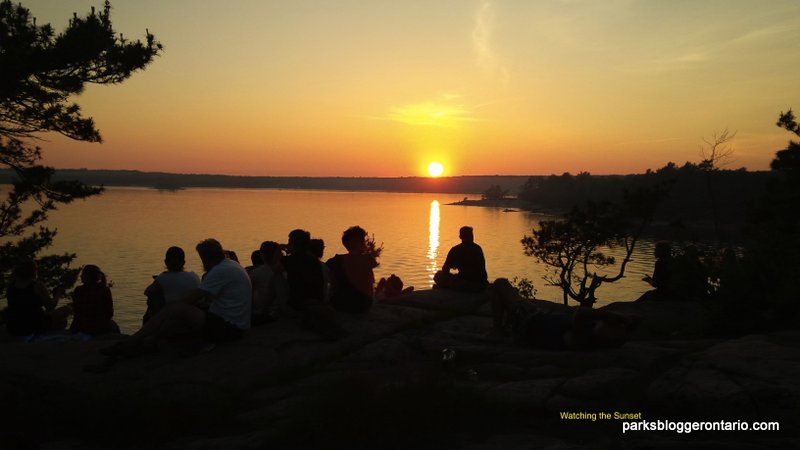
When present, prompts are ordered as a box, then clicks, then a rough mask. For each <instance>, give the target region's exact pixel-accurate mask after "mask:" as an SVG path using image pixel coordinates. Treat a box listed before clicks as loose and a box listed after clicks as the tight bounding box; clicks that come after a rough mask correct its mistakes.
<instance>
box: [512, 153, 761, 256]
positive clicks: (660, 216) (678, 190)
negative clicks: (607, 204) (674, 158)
mask: <svg viewBox="0 0 800 450" xmlns="http://www.w3.org/2000/svg"><path fill="white" fill-rule="evenodd" d="M711 169H713V170H709V167H707V166H706V165H705V164H703V163H700V164H693V163H688V162H687V163H686V164H684V165H683V166H678V165H676V164H674V163H668V164H667V165H665V166H664V167H662V168H660V169H657V170H648V171H647V172H645V173H644V174H636V175H603V176H596V175H591V174H589V173H587V172H582V173H580V174H578V175H571V174H569V173H564V174H562V175H550V176H548V177H531V178H529V179H528V181H527V182H526V183H525V184H524V185H523V187H522V189H521V191H520V194H519V197H520V198H521V199H523V200H525V201H527V202H528V203H530V204H531V205H532V206H533V207H535V208H536V209H546V210H547V209H549V210H557V211H568V210H570V209H571V208H573V207H575V206H580V205H583V204H584V203H585V202H587V201H594V202H602V201H611V202H615V203H619V202H621V201H622V200H623V197H624V192H625V191H626V190H627V191H629V192H631V191H634V190H636V189H638V188H646V187H647V186H652V185H655V184H658V183H663V182H669V181H670V180H674V185H673V186H672V188H671V194H670V196H669V197H668V198H665V199H664V200H663V202H662V203H661V204H660V205H659V209H658V211H657V212H656V215H655V216H654V220H655V221H657V222H660V223H662V224H665V225H670V224H671V225H674V226H673V227H671V229H670V230H669V232H670V234H672V235H671V236H669V237H671V238H683V239H688V238H691V237H692V236H689V235H688V234H697V233H696V232H694V231H693V232H691V233H690V231H688V230H689V229H690V228H691V229H693V230H702V229H709V230H713V231H717V233H718V234H720V235H721V236H720V237H719V238H720V240H722V241H728V240H731V239H736V238H740V237H741V236H738V235H736V232H735V230H737V229H738V228H740V227H741V226H742V225H743V224H744V220H745V217H746V215H747V208H748V204H750V203H752V202H754V201H756V200H757V199H759V198H760V197H761V196H762V195H763V194H764V192H765V190H766V184H767V181H768V179H769V178H770V174H769V173H768V172H747V171H745V170H744V169H738V170H726V169H718V168H717V167H712V168H711ZM665 237H666V236H665Z"/></svg>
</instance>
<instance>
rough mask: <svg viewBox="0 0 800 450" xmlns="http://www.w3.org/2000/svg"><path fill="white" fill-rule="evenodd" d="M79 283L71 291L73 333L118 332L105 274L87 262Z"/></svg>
mask: <svg viewBox="0 0 800 450" xmlns="http://www.w3.org/2000/svg"><path fill="white" fill-rule="evenodd" d="M81 283H82V284H81V285H80V286H78V287H77V288H75V291H74V292H73V293H72V313H73V319H72V325H70V331H72V332H73V333H88V334H101V333H110V332H118V331H119V327H117V324H116V323H114V321H113V320H112V317H114V301H113V299H112V297H111V289H109V287H108V283H107V282H106V276H105V274H104V273H103V272H102V271H101V270H100V268H99V267H97V266H95V265H93V264H87V265H86V266H84V267H83V270H82V271H81Z"/></svg>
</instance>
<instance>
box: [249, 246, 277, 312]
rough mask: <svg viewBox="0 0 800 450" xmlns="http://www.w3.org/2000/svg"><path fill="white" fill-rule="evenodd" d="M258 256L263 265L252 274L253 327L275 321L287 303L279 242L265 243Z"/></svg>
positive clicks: (259, 265)
mask: <svg viewBox="0 0 800 450" xmlns="http://www.w3.org/2000/svg"><path fill="white" fill-rule="evenodd" d="M258 255H259V257H261V263H260V264H258V265H256V266H255V268H254V269H253V271H252V272H251V273H250V280H251V281H252V283H253V315H252V324H253V325H261V324H264V323H268V322H271V321H273V320H275V319H276V318H277V316H278V311H279V309H280V307H281V306H282V304H283V303H285V301H286V299H285V296H286V292H285V290H286V289H285V284H286V280H285V278H284V276H283V271H282V270H281V268H280V260H281V259H280V258H281V252H280V245H278V243H277V242H273V241H264V242H262V243H261V248H260V250H259V252H258Z"/></svg>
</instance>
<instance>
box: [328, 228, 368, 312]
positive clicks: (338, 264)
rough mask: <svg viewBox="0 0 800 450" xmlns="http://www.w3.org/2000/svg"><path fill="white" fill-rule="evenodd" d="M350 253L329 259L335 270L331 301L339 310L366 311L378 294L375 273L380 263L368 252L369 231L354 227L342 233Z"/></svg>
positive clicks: (345, 245)
mask: <svg viewBox="0 0 800 450" xmlns="http://www.w3.org/2000/svg"><path fill="white" fill-rule="evenodd" d="M342 244H343V245H344V247H345V248H346V249H347V253H346V254H338V255H336V256H334V257H333V258H331V259H329V260H328V261H327V262H326V265H327V266H328V268H330V271H331V304H332V305H333V308H334V309H336V310H337V311H343V312H350V313H363V312H366V311H368V310H369V309H370V307H372V303H373V301H374V296H375V290H374V289H375V274H374V273H373V271H372V269H374V268H375V267H377V266H378V262H377V261H376V260H375V257H374V256H373V255H370V254H369V252H368V251H367V232H366V231H365V230H364V229H363V228H361V227H359V226H357V225H356V226H353V227H350V228H348V229H347V230H345V231H344V233H342Z"/></svg>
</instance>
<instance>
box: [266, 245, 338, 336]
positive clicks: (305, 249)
mask: <svg viewBox="0 0 800 450" xmlns="http://www.w3.org/2000/svg"><path fill="white" fill-rule="evenodd" d="M310 241H311V234H310V233H309V232H308V231H305V230H299V229H298V230H293V231H292V232H291V233H289V243H288V244H287V251H288V252H289V254H288V255H286V256H284V257H283V259H282V261H281V262H282V264H283V267H284V269H285V270H286V281H287V282H288V284H289V306H291V307H292V308H293V309H295V310H297V311H300V312H302V314H303V318H302V325H303V326H304V327H306V328H308V329H310V330H312V331H314V332H315V333H317V334H319V335H320V336H322V337H324V338H326V339H338V338H340V337H342V336H344V335H345V332H344V330H342V329H341V328H340V327H339V325H338V324H337V323H336V318H335V317H334V314H333V311H332V310H331V309H330V308H329V307H328V306H327V305H326V304H325V279H324V276H323V274H322V266H321V264H320V261H319V259H318V258H317V257H316V256H314V255H313V254H312V253H311V249H310Z"/></svg>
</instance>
